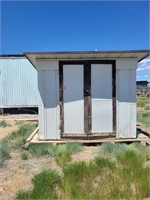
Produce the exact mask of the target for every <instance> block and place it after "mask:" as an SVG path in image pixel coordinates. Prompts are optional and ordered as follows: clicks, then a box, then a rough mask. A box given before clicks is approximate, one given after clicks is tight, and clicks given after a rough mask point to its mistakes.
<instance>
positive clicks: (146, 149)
mask: <svg viewBox="0 0 150 200" xmlns="http://www.w3.org/2000/svg"><path fill="white" fill-rule="evenodd" d="M129 148H131V149H134V150H136V151H137V152H138V153H140V154H142V156H143V158H144V159H145V160H149V159H150V146H143V145H142V144H140V143H139V142H133V143H132V144H131V145H129Z"/></svg>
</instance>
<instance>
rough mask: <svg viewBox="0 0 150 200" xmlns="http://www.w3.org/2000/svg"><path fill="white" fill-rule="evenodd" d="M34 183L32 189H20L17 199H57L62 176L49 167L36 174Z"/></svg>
mask: <svg viewBox="0 0 150 200" xmlns="http://www.w3.org/2000/svg"><path fill="white" fill-rule="evenodd" d="M32 183H33V189H32V190H31V191H20V192H18V193H17V195H16V197H15V199H56V198H57V188H58V187H59V186H60V184H61V178H60V176H59V175H58V173H57V172H56V171H54V170H51V169H47V170H44V171H43V172H41V173H40V174H37V175H35V176H34V178H33V179H32Z"/></svg>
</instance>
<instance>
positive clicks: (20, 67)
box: [0, 55, 38, 108]
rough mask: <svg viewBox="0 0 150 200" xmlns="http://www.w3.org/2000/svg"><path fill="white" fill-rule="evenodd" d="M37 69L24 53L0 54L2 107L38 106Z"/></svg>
mask: <svg viewBox="0 0 150 200" xmlns="http://www.w3.org/2000/svg"><path fill="white" fill-rule="evenodd" d="M37 96H38V95H37V71H36V70H35V68H34V67H33V66H32V64H31V63H30V62H29V60H28V59H27V58H26V57H25V56H22V55H12V56H11V55H1V56H0V108H15V107H35V106H36V107H37V106H38V98H37Z"/></svg>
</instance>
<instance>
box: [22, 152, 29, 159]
mask: <svg viewBox="0 0 150 200" xmlns="http://www.w3.org/2000/svg"><path fill="white" fill-rule="evenodd" d="M21 159H22V160H28V153H27V152H26V151H23V152H21Z"/></svg>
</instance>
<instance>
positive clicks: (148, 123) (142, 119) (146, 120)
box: [137, 113, 150, 128]
mask: <svg viewBox="0 0 150 200" xmlns="http://www.w3.org/2000/svg"><path fill="white" fill-rule="evenodd" d="M143 114H144V113H137V122H139V123H142V124H143V126H144V127H146V128H147V127H150V116H149V115H148V114H146V116H145V114H144V116H143ZM147 115H148V116H147Z"/></svg>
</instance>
